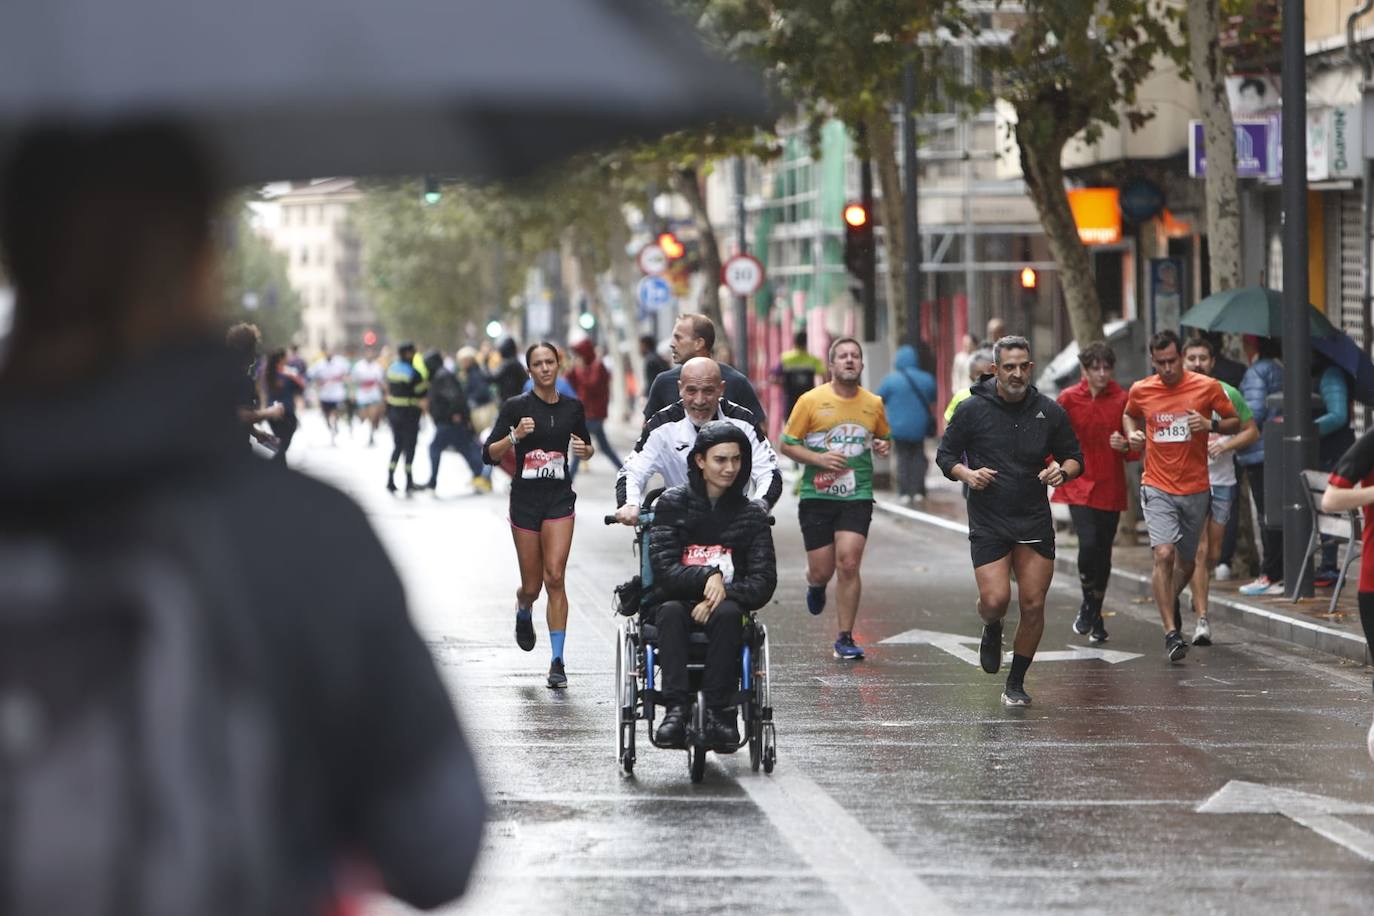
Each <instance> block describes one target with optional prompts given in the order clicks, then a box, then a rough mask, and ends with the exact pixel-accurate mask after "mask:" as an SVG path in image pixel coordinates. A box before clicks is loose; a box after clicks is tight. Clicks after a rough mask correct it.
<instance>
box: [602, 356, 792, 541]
mask: <svg viewBox="0 0 1374 916" xmlns="http://www.w3.org/2000/svg"><path fill="white" fill-rule="evenodd" d="M723 390H724V385H723V383H722V381H721V374H720V366H719V365H718V364H717V363H716V361H715V360H713V359H710V358H708V357H704V356H700V357H695V358H693V359H690V360H688V361H687V362H686V363H684V364H683V366H682V376H681V378H680V379H679V381H678V393H679V395H680V398H681V399H680V400H679V401H678V402H677V403H676V404H670V405H669V406H667V407H665V408H663V409H662V410H660V411H659V412H658V413H656V414H654V415H653V416H652V417H650V418H649V422H648V423H645V424H644V431H643V432H642V433H641V434H640V436H639V442H637V443H636V444H635V448H634V451H633V452H632V453H631V454H630V457H629V458H627V459H625V464H624V466H623V467H621V469H620V473H619V474H618V475H617V476H616V479H615V503H616V506H617V507H618V508H617V510H616V513H615V516H616V519H617V520H619V521H620V522H621V523H622V524H626V525H633V524H635V522H637V521H638V520H639V503H640V500H641V499H642V497H643V495H644V488H645V487H646V486H648V483H649V480H650V478H652V477H653V475H654V473H655V472H657V473H659V474H660V475H662V477H663V483H664V486H667V487H676V486H682V485H683V484H685V483H687V451H688V449H690V448H691V447H692V445H693V443H695V442H696V439H697V429H698V428H700V427H701V426H702V425H703V424H705V423H708V422H710V421H712V420H724V421H725V422H727V423H729V424H731V425H732V426H735V427H737V428H739V429H740V430H741V431H743V432H744V434H745V437H746V439H747V441H748V444H749V447H750V464H751V466H752V468H753V470H752V471H751V472H750V473H749V474H747V475H746V483H744V484H742V486H744V492H745V495H746V496H752V497H753V498H755V499H761V500H763V501H764V502H765V503H767V504H768V508H770V509H771V508H772V507H773V506H774V505H775V504H776V503H777V501H778V496H780V495H781V494H782V471H781V470H779V468H778V456H777V453H776V452H774V451H773V446H772V445H771V444H770V443H769V442H768V440H767V439H766V438H765V437H764V436H763V435H762V434H761V433H760V432H759V431H758V426H757V418H756V417H755V416H754V414H753V412H752V411H749V410H747V409H746V408H744V407H741V406H740V405H738V404H736V403H734V402H733V401H728V400H726V399H725V398H723V397H721V392H722V391H723Z"/></svg>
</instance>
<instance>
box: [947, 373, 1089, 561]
mask: <svg viewBox="0 0 1374 916" xmlns="http://www.w3.org/2000/svg"><path fill="white" fill-rule="evenodd" d="M1051 457H1053V458H1054V459H1055V460H1056V461H1058V462H1059V463H1060V464H1063V463H1064V462H1065V461H1068V460H1069V459H1070V458H1072V459H1074V460H1075V461H1077V462H1079V463H1080V464H1081V463H1082V462H1083V452H1082V450H1081V449H1080V448H1079V445H1078V437H1077V436H1075V435H1074V431H1073V426H1072V425H1071V424H1070V423H1069V415H1068V414H1067V413H1065V412H1064V408H1062V407H1060V406H1059V405H1058V404H1056V403H1055V402H1054V401H1053V400H1051V399H1050V398H1049V397H1047V396H1046V395H1043V394H1041V393H1040V392H1039V391H1038V390H1036V388H1035V386H1034V385H1031V386H1028V388H1027V389H1026V396H1025V397H1024V398H1022V399H1021V400H1020V401H1018V402H1015V403H1012V402H1010V401H1004V400H1002V398H1001V397H1000V396H999V395H998V394H997V379H996V378H995V377H989V378H986V379H984V380H983V381H981V382H979V383H978V384H976V385H974V386H973V388H972V393H971V394H970V395H969V397H968V399H967V400H966V401H964V403H962V404H960V405H959V409H958V410H956V411H955V412H954V416H953V417H952V418H951V419H950V421H949V425H948V426H946V427H945V434H944V436H943V437H942V438H941V439H940V447H939V449H938V450H937V451H936V453H935V463H936V464H937V465H939V467H940V470H941V471H942V472H943V473H944V475H945V476H946V477H948V478H949V479H950V480H953V479H954V475H953V474H952V473H951V471H953V469H954V466H955V465H956V464H960V463H962V464H963V465H964V466H965V467H967V468H970V469H973V470H977V469H978V468H992V469H993V470H995V471H996V472H997V476H996V477H995V478H993V481H992V483H991V484H989V485H988V486H987V487H984V488H983V489H981V490H974V489H970V490H969V493H968V522H969V537H970V539H972V538H975V537H980V536H982V537H996V538H1001V539H1005V540H1012V541H1039V540H1044V539H1045V538H1046V537H1053V536H1054V534H1053V533H1054V523H1053V521H1052V519H1051V518H1050V501H1049V499H1048V498H1047V496H1046V493H1045V485H1044V484H1043V483H1041V482H1040V480H1039V479H1038V476H1037V475H1039V473H1040V472H1041V471H1043V470H1044V469H1045V464H1046V462H1047V461H1048V460H1049V459H1050V458H1051Z"/></svg>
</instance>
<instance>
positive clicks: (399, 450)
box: [386, 341, 429, 493]
mask: <svg viewBox="0 0 1374 916" xmlns="http://www.w3.org/2000/svg"><path fill="white" fill-rule="evenodd" d="M428 390H429V379H428V378H427V377H426V375H425V368H424V363H422V362H420V361H419V360H417V359H416V358H415V344H413V343H410V342H409V341H407V342H406V343H403V344H401V346H400V347H398V348H397V350H396V361H395V362H394V363H392V364H391V365H390V366H388V367H387V370H386V422H387V425H388V426H390V427H391V437H392V439H393V440H394V441H395V444H394V445H393V446H392V447H391V462H390V463H389V464H388V465H387V472H386V488H387V490H388V491H389V492H392V493H395V492H396V466H397V465H398V464H399V463H400V462H401V460H402V459H404V460H405V471H406V492H407V493H411V492H414V491H415V490H418V489H420V488H419V487H418V486H417V485H416V483H415V446H416V442H417V441H418V440H419V438H420V414H421V411H422V409H423V406H424V403H425V393H426V392H427V391H428Z"/></svg>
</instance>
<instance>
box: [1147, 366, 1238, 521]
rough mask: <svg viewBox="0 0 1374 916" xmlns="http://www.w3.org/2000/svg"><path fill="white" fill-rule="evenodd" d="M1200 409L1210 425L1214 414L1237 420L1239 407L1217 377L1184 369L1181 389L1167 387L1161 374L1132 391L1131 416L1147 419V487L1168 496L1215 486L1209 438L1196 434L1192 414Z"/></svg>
mask: <svg viewBox="0 0 1374 916" xmlns="http://www.w3.org/2000/svg"><path fill="white" fill-rule="evenodd" d="M1190 410H1196V411H1197V412H1198V413H1200V414H1202V415H1203V416H1204V417H1205V418H1207V420H1208V421H1209V422H1210V421H1211V419H1212V413H1213V412H1214V411H1215V412H1216V413H1217V415H1218V416H1221V417H1223V418H1225V417H1234V416H1235V415H1236V408H1235V406H1234V405H1233V404H1232V403H1231V399H1230V398H1229V397H1227V395H1226V392H1225V391H1223V390H1222V388H1221V383H1219V382H1218V381H1217V380H1216V379H1214V378H1212V377H1211V376H1207V375H1202V374H1201V373H1198V372H1189V371H1188V370H1187V369H1185V370H1183V378H1182V379H1180V380H1179V383H1178V384H1177V385H1173V386H1170V385H1166V384H1164V382H1163V381H1162V380H1161V379H1160V377H1159V376H1158V375H1152V376H1150V377H1148V378H1143V379H1141V380H1140V381H1138V382H1136V383H1135V384H1134V385H1132V386H1131V393H1130V394H1129V395H1128V396H1127V397H1126V413H1127V414H1128V415H1129V416H1131V417H1133V418H1135V419H1137V420H1139V419H1141V418H1142V417H1143V418H1144V420H1145V473H1144V475H1143V477H1142V478H1141V483H1143V484H1144V485H1145V486H1147V487H1154V488H1155V489H1156V490H1163V491H1164V492H1165V493H1173V494H1174V495H1176V496H1187V495H1190V494H1193V493H1204V492H1206V491H1207V490H1208V489H1209V488H1210V487H1211V482H1210V480H1209V479H1208V477H1207V433H1205V432H1203V433H1199V434H1197V435H1193V433H1192V431H1191V430H1189V429H1188V411H1190Z"/></svg>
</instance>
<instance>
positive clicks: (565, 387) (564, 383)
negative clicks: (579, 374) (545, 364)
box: [524, 375, 577, 398]
mask: <svg viewBox="0 0 1374 916" xmlns="http://www.w3.org/2000/svg"><path fill="white" fill-rule="evenodd" d="M553 388H554V390H555V391H557V392H558V393H559V394H560V395H562V396H563V397H565V398H575V397H577V392H576V391H573V386H572V382H570V381H568V380H567V379H566V378H564V377H563V376H561V375H560V376H559V377H558V378H557V379H555V380H554V383H553ZM524 390H525V391H533V390H534V379H532V378H531V379H525V389H524Z"/></svg>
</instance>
